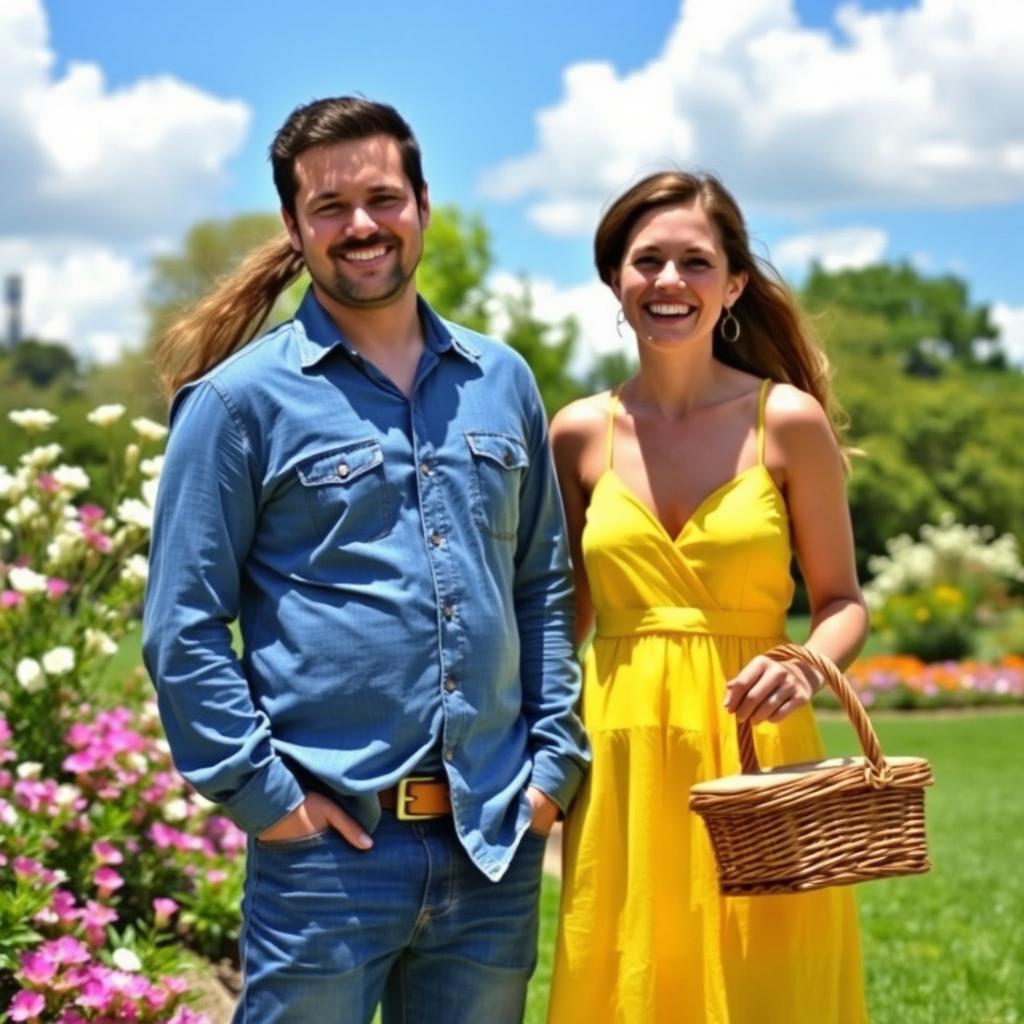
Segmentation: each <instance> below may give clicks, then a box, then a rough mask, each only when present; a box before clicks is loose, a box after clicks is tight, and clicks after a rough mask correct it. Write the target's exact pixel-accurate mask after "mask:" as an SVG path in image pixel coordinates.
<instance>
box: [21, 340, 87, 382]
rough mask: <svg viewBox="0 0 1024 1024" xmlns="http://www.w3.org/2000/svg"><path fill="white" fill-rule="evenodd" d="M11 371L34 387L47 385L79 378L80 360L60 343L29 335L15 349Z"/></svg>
mask: <svg viewBox="0 0 1024 1024" xmlns="http://www.w3.org/2000/svg"><path fill="white" fill-rule="evenodd" d="M10 372H11V373H12V374H13V375H14V376H15V377H20V378H21V379H22V380H26V381H28V382H29V383H30V384H31V385H32V386H33V387H36V388H46V387H49V386H50V385H51V384H53V383H54V382H55V381H57V380H60V379H63V380H64V381H70V380H71V379H72V378H74V377H76V376H77V374H78V360H77V359H75V357H74V355H73V354H72V353H71V352H70V351H69V350H68V349H67V348H65V347H64V346H63V345H61V344H60V343H59V342H56V341H39V340H38V339H36V338H25V339H23V340H22V341H19V342H18V343H17V345H15V346H14V348H13V349H12V350H11V355H10Z"/></svg>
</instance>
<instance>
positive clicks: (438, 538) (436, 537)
mask: <svg viewBox="0 0 1024 1024" xmlns="http://www.w3.org/2000/svg"><path fill="white" fill-rule="evenodd" d="M443 541H444V534H443V533H440V532H439V531H438V530H435V531H434V532H433V533H432V534H431V535H430V543H431V544H433V545H434V547H435V548H437V547H440V546H441V544H442V542H443Z"/></svg>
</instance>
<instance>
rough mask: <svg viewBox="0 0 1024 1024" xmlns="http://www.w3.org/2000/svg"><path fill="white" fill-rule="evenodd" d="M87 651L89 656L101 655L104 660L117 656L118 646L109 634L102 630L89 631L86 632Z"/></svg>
mask: <svg viewBox="0 0 1024 1024" xmlns="http://www.w3.org/2000/svg"><path fill="white" fill-rule="evenodd" d="M85 650H86V653H87V654H99V655H101V656H102V657H104V658H109V657H110V656H111V655H114V654H117V644H116V643H115V642H114V641H113V639H111V636H110V634H109V633H104V632H103V630H102V629H87V630H86V631H85Z"/></svg>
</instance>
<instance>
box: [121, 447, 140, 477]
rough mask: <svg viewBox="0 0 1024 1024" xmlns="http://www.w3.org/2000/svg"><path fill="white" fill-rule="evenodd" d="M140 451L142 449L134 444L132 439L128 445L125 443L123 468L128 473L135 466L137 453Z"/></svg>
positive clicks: (137, 459) (137, 458)
mask: <svg viewBox="0 0 1024 1024" xmlns="http://www.w3.org/2000/svg"><path fill="white" fill-rule="evenodd" d="M141 453H142V449H141V448H140V447H139V446H138V445H137V444H135V442H134V441H133V442H132V443H131V444H129V445H125V449H124V468H125V469H126V470H127V471H128V472H129V473H130V472H131V471H132V470H133V469H134V468H135V463H136V462H138V461H139V455H140V454H141Z"/></svg>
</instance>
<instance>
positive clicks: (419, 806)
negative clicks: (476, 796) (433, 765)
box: [377, 775, 452, 821]
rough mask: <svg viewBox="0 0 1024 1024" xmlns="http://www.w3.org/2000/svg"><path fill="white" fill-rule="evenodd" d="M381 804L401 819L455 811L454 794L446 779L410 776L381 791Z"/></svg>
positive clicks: (378, 795)
mask: <svg viewBox="0 0 1024 1024" xmlns="http://www.w3.org/2000/svg"><path fill="white" fill-rule="evenodd" d="M377 799H378V800H379V801H380V805H381V807H383V808H384V810H386V811H394V812H395V817H396V818H398V820H399V821H422V820H423V819H424V818H441V817H443V816H444V815H446V814H451V813H452V801H451V794H450V792H449V790H448V783H447V782H445V781H444V779H435V778H434V777H433V776H430V775H407V776H406V777H405V778H404V779H402V780H401V781H400V782H399V783H398V785H397V786H392V787H391V788H390V789H383V790H381V791H380V792H379V793H378V794H377Z"/></svg>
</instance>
